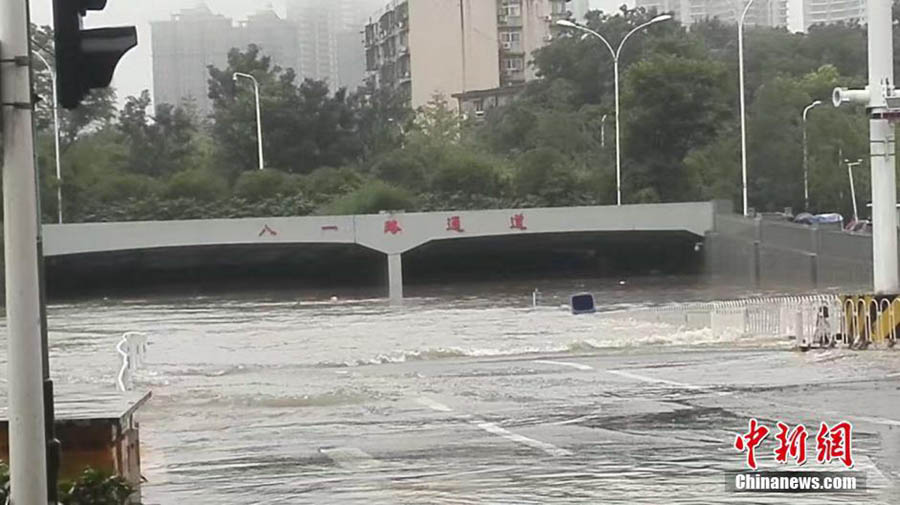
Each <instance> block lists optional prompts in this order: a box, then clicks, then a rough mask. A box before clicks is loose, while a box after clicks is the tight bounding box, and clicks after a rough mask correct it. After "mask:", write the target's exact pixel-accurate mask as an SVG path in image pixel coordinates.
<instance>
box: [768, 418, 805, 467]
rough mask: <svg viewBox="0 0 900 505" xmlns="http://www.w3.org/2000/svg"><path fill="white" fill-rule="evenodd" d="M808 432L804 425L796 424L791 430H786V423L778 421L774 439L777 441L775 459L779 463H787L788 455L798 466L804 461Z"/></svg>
mask: <svg viewBox="0 0 900 505" xmlns="http://www.w3.org/2000/svg"><path fill="white" fill-rule="evenodd" d="M808 438H809V433H807V432H806V426H803V425H802V424H798V425H797V426H795V427H794V429H792V430H788V425H786V424H784V423H782V422H780V421H779V423H778V434H776V435H775V440H777V441H778V448H776V449H775V461H777V462H779V463H787V460H788V455H790V457H791V458H792V459H793V460H794V461H796V462H797V465H798V466H801V465H803V463H806V440H807V439H808Z"/></svg>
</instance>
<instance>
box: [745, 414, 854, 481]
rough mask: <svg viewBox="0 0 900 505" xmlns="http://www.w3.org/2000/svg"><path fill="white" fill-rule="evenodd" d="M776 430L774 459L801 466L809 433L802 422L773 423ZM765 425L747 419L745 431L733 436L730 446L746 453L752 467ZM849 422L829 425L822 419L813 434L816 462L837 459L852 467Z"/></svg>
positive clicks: (754, 465) (753, 466)
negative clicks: (791, 461)
mask: <svg viewBox="0 0 900 505" xmlns="http://www.w3.org/2000/svg"><path fill="white" fill-rule="evenodd" d="M776 426H777V427H778V433H776V434H775V441H776V442H777V447H776V448H775V450H774V454H775V461H776V462H778V463H781V464H785V463H787V462H788V460H789V459H792V460H794V462H795V463H796V464H797V465H798V466H801V465H803V464H805V463H806V460H807V453H806V445H807V441H808V440H809V437H810V433H809V432H808V431H807V430H806V426H804V425H802V424H798V425H796V426H794V427H793V428H791V427H790V426H788V425H787V424H785V423H782V422H781V421H778V422H777V423H776ZM769 432H770V430H769V428H768V427H766V426H763V425H761V424H759V423H758V422H757V420H756V419H750V422H749V429H748V431H747V433H742V434H739V435H738V436H737V438H735V441H734V448H735V449H737V450H738V451H739V452H742V453H743V452H746V453H747V466H748V467H750V468H751V469H753V470H756V468H757V464H756V449H758V448H759V447H760V445H761V444H762V443H763V441H764V440H765V439H766V437H768V435H769ZM852 440H853V426H852V425H851V424H850V423H849V422H847V421H841V422H839V423H837V424H835V425H834V426H832V427H830V428H829V426H828V424H827V423H824V422H823V423H822V424H821V426H820V428H819V431H818V433H817V434H816V438H815V441H816V461H818V462H819V463H820V464H828V463H831V462H832V461H839V462H841V463H843V465H844V466H845V467H847V468H851V467H853V448H852Z"/></svg>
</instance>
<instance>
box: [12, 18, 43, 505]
mask: <svg viewBox="0 0 900 505" xmlns="http://www.w3.org/2000/svg"><path fill="white" fill-rule="evenodd" d="M28 23H29V15H28V2H27V0H4V1H3V2H0V110H2V118H3V122H2V128H3V130H2V133H0V134H2V136H3V230H4V251H5V253H6V265H5V267H6V321H7V328H8V333H9V336H8V349H9V353H8V363H9V364H8V373H9V400H8V415H9V454H10V461H9V463H10V492H11V497H10V502H11V503H14V504H15V505H43V504H46V503H47V454H46V446H45V437H44V429H45V424H44V404H43V398H44V394H43V389H44V384H43V378H42V372H41V371H42V363H41V361H42V360H41V310H40V289H39V280H38V277H39V275H38V251H37V239H38V226H39V224H38V213H37V187H36V184H35V182H36V177H35V166H34V129H33V126H32V99H31V67H30V61H31V57H30V55H31V51H30V47H29V45H30V43H29V39H28V30H29V24H28Z"/></svg>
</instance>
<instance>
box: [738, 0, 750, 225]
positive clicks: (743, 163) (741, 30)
mask: <svg viewBox="0 0 900 505" xmlns="http://www.w3.org/2000/svg"><path fill="white" fill-rule="evenodd" d="M751 5H753V0H748V1H747V4H746V5H744V12H742V13H741V19H740V21H739V22H738V67H739V71H738V73H739V79H740V82H741V187H742V192H743V195H744V215H745V216H746V215H747V213H748V208H747V115H746V113H745V108H746V105H745V103H744V102H745V99H744V19H745V18H746V17H747V12H748V11H750V6H751Z"/></svg>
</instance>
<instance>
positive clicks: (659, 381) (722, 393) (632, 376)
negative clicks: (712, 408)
mask: <svg viewBox="0 0 900 505" xmlns="http://www.w3.org/2000/svg"><path fill="white" fill-rule="evenodd" d="M606 372H607V373H611V374H613V375H618V376H620V377H627V378H629V379H634V380H637V381H641V382H650V383H657V384H668V385H669V386H675V387H680V388H684V389H691V390H694V391H706V390H710V389H712V388H711V386H707V387H704V386H695V385H694V384H686V383H684V382H675V381H670V380H666V379H657V378H655V377H647V376H645V375H638V374H635V373H631V372H625V371H623V370H606ZM710 393H713V394H715V395H716V396H731V395H733V394H734V392H732V391H710Z"/></svg>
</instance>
